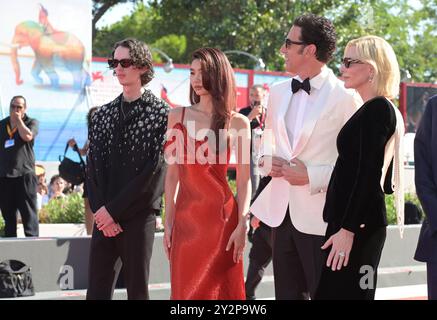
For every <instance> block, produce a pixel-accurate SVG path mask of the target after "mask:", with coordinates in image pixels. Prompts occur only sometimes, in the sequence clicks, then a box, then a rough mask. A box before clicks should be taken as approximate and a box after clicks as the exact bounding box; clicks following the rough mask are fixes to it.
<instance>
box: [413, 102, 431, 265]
mask: <svg viewBox="0 0 437 320" xmlns="http://www.w3.org/2000/svg"><path fill="white" fill-rule="evenodd" d="M414 162H415V163H414V165H415V182H416V192H417V195H418V197H419V200H420V203H421V204H422V208H423V210H424V211H425V215H426V219H425V221H424V222H423V224H422V229H421V230H420V235H419V242H418V245H417V249H416V254H415V256H414V258H415V259H416V260H418V261H423V262H431V263H437V95H436V96H433V97H431V98H430V99H429V101H428V104H427V105H426V109H425V113H424V114H423V116H422V120H421V123H420V125H419V128H418V129H417V132H416V137H415V139H414Z"/></svg>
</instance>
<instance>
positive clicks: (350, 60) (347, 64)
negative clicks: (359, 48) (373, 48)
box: [341, 58, 364, 69]
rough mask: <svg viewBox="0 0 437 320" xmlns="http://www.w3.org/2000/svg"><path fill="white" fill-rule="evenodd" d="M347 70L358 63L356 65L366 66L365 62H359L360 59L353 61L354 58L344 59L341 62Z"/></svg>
mask: <svg viewBox="0 0 437 320" xmlns="http://www.w3.org/2000/svg"><path fill="white" fill-rule="evenodd" d="M341 63H342V64H343V65H344V66H345V67H346V68H347V69H348V68H349V67H350V66H351V64H352V63H356V64H364V62H363V61H361V60H358V59H352V58H343V60H342V62H341Z"/></svg>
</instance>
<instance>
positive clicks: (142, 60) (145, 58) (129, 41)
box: [111, 38, 155, 86]
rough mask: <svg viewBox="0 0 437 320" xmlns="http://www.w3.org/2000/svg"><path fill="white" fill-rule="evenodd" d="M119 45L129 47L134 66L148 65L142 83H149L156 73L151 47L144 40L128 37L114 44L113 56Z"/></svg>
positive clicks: (142, 76) (143, 84)
mask: <svg viewBox="0 0 437 320" xmlns="http://www.w3.org/2000/svg"><path fill="white" fill-rule="evenodd" d="M118 47H124V48H127V49H129V54H130V57H131V59H132V60H133V62H134V66H135V67H137V68H143V67H147V71H146V72H144V73H143V74H142V75H141V85H142V86H145V85H146V84H148V83H149V82H150V81H151V80H152V79H153V76H154V74H155V71H154V70H153V64H152V53H151V52H150V50H149V47H148V46H147V45H146V44H145V43H144V42H142V41H140V40H138V39H135V38H126V39H124V40H121V41H118V42H117V43H116V44H115V45H114V49H113V50H112V54H111V56H112V58H114V52H115V49H117V48H118Z"/></svg>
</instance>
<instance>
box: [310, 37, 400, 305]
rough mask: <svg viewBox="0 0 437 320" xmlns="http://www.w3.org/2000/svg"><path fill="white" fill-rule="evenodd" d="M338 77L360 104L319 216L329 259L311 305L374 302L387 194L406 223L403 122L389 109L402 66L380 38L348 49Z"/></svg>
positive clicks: (340, 141)
mask: <svg viewBox="0 0 437 320" xmlns="http://www.w3.org/2000/svg"><path fill="white" fill-rule="evenodd" d="M340 70H341V72H342V77H343V80H344V84H345V87H346V88H352V89H355V90H357V91H358V93H359V94H360V96H361V98H362V99H363V101H364V104H363V106H362V107H361V108H360V109H359V110H358V111H357V112H356V113H355V114H354V115H353V116H352V117H351V118H350V119H349V120H348V122H347V123H346V124H345V125H344V126H343V128H342V129H341V131H340V133H339V135H338V138H337V148H338V154H339V155H338V158H337V162H336V164H335V167H334V171H333V173H332V176H331V180H330V183H329V187H328V191H327V196H326V203H325V207H324V212H323V218H324V220H325V221H326V222H328V228H327V231H326V242H325V244H324V245H323V246H322V249H323V250H325V253H326V257H327V259H326V265H325V267H324V269H323V271H322V276H321V280H320V283H319V287H318V290H317V293H316V297H315V298H316V299H355V300H367V299H368V300H372V299H374V296H375V288H376V278H377V268H378V264H379V260H380V257H381V252H382V249H383V246H384V242H385V237H386V226H387V218H386V208H385V201H384V193H393V190H394V192H395V202H396V211H397V214H398V222H399V223H400V224H402V223H403V185H402V178H401V173H402V157H401V156H402V150H401V146H402V142H401V139H402V137H403V134H404V122H403V119H402V116H401V114H400V112H399V110H397V108H396V107H394V106H393V104H392V102H391V99H393V98H395V97H396V95H397V94H398V90H399V78H400V77H399V65H398V62H397V59H396V55H395V53H394V51H393V49H392V47H391V46H390V45H389V44H388V43H387V42H386V41H385V40H384V39H382V38H379V37H376V36H365V37H361V38H358V39H355V40H352V41H350V42H349V43H348V44H347V46H346V49H345V52H344V58H343V63H342V66H341V69H340ZM363 276H366V277H367V278H366V279H367V280H366V281H364V280H363Z"/></svg>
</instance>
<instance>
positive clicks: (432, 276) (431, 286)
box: [426, 262, 437, 300]
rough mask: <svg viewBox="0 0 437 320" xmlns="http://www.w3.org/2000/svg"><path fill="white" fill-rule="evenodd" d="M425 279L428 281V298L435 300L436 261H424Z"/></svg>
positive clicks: (436, 284) (436, 287)
mask: <svg viewBox="0 0 437 320" xmlns="http://www.w3.org/2000/svg"><path fill="white" fill-rule="evenodd" d="M426 280H427V283H428V300H437V263H432V262H427V263H426Z"/></svg>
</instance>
